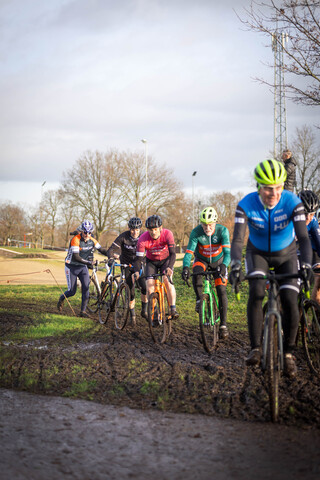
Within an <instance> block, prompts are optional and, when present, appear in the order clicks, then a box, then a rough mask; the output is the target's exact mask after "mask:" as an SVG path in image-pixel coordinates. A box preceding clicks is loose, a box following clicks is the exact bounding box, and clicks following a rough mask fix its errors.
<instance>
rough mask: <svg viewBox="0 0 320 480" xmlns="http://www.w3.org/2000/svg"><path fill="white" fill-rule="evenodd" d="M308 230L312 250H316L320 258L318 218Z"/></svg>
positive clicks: (311, 223)
mask: <svg viewBox="0 0 320 480" xmlns="http://www.w3.org/2000/svg"><path fill="white" fill-rule="evenodd" d="M307 230H308V234H309V238H310V241H311V246H312V250H315V251H316V252H317V254H318V255H319V256H320V227H319V223H318V221H317V219H316V217H313V218H312V220H311V222H310V223H309V224H308V225H307Z"/></svg>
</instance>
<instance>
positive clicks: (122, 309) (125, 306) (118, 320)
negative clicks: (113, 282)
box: [114, 283, 130, 330]
mask: <svg viewBox="0 0 320 480" xmlns="http://www.w3.org/2000/svg"><path fill="white" fill-rule="evenodd" d="M129 302H130V289H129V285H127V284H126V283H122V284H121V285H120V288H119V290H118V291H117V293H116V303H115V312H114V323H115V326H116V328H118V329H119V330H123V329H124V328H125V326H126V325H127V321H128V315H129Z"/></svg>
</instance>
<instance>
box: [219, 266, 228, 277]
mask: <svg viewBox="0 0 320 480" xmlns="http://www.w3.org/2000/svg"><path fill="white" fill-rule="evenodd" d="M218 272H219V273H220V275H221V276H222V277H225V276H226V273H227V267H226V266H225V264H224V263H221V265H219V266H218Z"/></svg>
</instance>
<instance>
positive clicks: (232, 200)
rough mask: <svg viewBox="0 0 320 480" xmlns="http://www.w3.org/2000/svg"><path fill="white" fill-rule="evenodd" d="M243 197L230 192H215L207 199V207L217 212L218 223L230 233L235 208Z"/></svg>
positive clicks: (239, 193) (240, 194)
mask: <svg viewBox="0 0 320 480" xmlns="http://www.w3.org/2000/svg"><path fill="white" fill-rule="evenodd" d="M243 196H244V195H243V194H242V193H241V192H238V193H236V194H232V193H231V192H216V193H213V194H212V195H211V196H210V198H209V204H208V205H211V206H212V207H214V208H215V210H216V211H217V214H218V223H220V224H221V225H224V226H226V227H227V228H228V230H229V232H230V233H231V232H232V230H233V224H234V215H235V211H236V206H237V205H238V203H239V201H240V200H241V198H243Z"/></svg>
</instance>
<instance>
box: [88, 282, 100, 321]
mask: <svg viewBox="0 0 320 480" xmlns="http://www.w3.org/2000/svg"><path fill="white" fill-rule="evenodd" d="M87 308H88V311H89V312H90V313H97V311H98V308H99V289H98V285H97V283H96V280H95V278H92V279H91V282H90V285H89V300H88V306H87Z"/></svg>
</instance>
